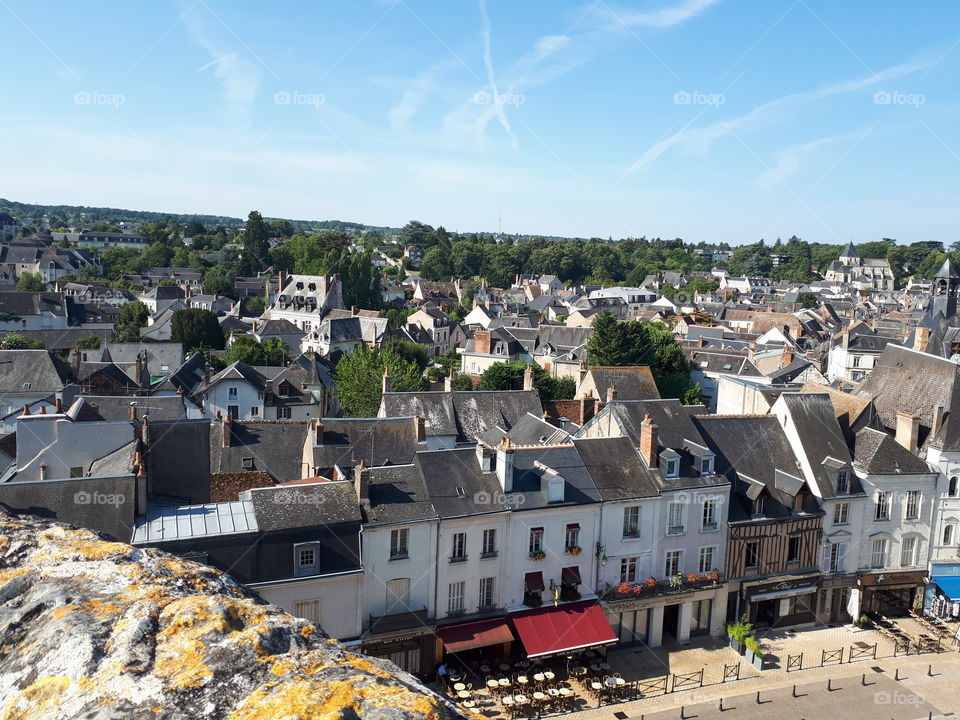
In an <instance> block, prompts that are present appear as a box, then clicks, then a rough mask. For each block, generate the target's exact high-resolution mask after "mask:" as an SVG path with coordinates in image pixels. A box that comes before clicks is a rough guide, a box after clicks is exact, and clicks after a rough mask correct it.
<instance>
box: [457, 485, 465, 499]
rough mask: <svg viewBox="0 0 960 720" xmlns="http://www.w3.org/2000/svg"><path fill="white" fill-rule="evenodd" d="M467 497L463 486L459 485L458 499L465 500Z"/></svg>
mask: <svg viewBox="0 0 960 720" xmlns="http://www.w3.org/2000/svg"><path fill="white" fill-rule="evenodd" d="M466 496H467V493H466V492H464V490H463V485H457V497H458V498H465V497H466Z"/></svg>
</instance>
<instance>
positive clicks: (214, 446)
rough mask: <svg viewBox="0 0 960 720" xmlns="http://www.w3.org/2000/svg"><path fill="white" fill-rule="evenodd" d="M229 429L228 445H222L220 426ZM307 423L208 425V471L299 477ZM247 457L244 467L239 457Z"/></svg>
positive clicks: (280, 480) (281, 480) (282, 479)
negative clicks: (254, 472) (263, 473)
mask: <svg viewBox="0 0 960 720" xmlns="http://www.w3.org/2000/svg"><path fill="white" fill-rule="evenodd" d="M225 427H226V428H229V429H230V433H231V435H230V437H231V441H230V447H223V433H224V428H225ZM307 430H308V425H307V423H306V422H299V421H290V420H284V421H271V420H251V421H246V422H241V421H233V422H230V423H226V422H215V423H212V424H211V427H210V471H211V472H215V473H217V472H243V471H244V470H258V471H265V472H268V473H270V475H271V476H272V477H273V478H274V479H275V480H276V481H277V482H278V483H284V482H289V481H291V480H299V479H300V478H301V477H302V475H303V472H302V465H301V463H302V455H303V444H304V441H305V440H306V436H307ZM244 458H251V462H250V463H248V466H247V467H244V463H243V459H244Z"/></svg>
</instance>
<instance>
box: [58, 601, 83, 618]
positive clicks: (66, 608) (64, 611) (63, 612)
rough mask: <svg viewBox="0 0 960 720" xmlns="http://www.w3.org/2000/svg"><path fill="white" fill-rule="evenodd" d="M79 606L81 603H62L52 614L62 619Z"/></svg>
mask: <svg viewBox="0 0 960 720" xmlns="http://www.w3.org/2000/svg"><path fill="white" fill-rule="evenodd" d="M79 607H80V606H79V605H73V604H70V605H61V606H60V607H58V608H54V610H53V613H52V614H53V617H54V619H55V620H62V619H63V618H65V617H66V616H67V615H69V614H70V613H72V612H73V611H74V610H76V609H77V608H79Z"/></svg>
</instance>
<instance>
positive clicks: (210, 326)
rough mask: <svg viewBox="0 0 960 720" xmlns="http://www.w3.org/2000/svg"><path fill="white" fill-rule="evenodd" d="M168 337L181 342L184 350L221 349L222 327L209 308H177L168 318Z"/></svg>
mask: <svg viewBox="0 0 960 720" xmlns="http://www.w3.org/2000/svg"><path fill="white" fill-rule="evenodd" d="M170 339H171V341H172V342H175V343H177V342H178V343H182V344H183V348H184V350H187V351H193V350H199V349H201V348H212V349H213V350H223V345H224V337H223V329H222V328H221V327H220V323H219V322H217V316H216V315H214V314H213V313H212V312H210V311H209V310H201V309H200V308H189V309H187V310H177V311H176V312H174V313H173V317H171V318H170Z"/></svg>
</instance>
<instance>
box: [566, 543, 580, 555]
mask: <svg viewBox="0 0 960 720" xmlns="http://www.w3.org/2000/svg"><path fill="white" fill-rule="evenodd" d="M580 550H581V548H580V546H579V545H571V546H570V547H568V548H567V553H568V554H570V555H579V554H580Z"/></svg>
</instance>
